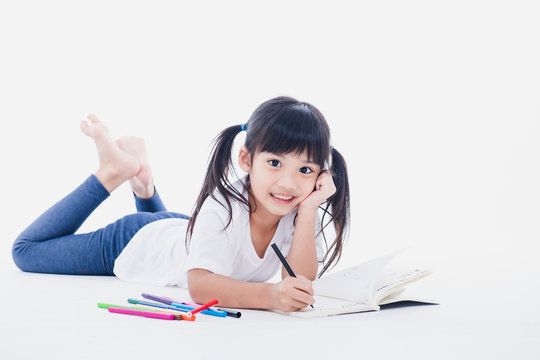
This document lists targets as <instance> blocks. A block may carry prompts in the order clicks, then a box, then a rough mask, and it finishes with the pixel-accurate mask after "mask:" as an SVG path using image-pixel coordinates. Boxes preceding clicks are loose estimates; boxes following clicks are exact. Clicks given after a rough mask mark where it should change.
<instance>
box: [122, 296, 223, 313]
mask: <svg viewBox="0 0 540 360" xmlns="http://www.w3.org/2000/svg"><path fill="white" fill-rule="evenodd" d="M142 297H143V298H145V299H149V300H154V301H158V302H160V303H162V304H167V305H169V306H172V307H175V308H177V309H185V310H187V311H188V312H189V311H190V310H195V309H196V308H197V307H196V306H188V305H184V304H181V303H179V302H176V301H174V300H173V299H170V298H165V297H162V296H156V295H152V294H146V293H143V294H142ZM128 301H129V300H128ZM192 314H193V312H192ZM201 314H206V315H213V316H218V317H226V316H227V313H225V312H224V311H216V310H211V309H208V310H204V311H201Z"/></svg>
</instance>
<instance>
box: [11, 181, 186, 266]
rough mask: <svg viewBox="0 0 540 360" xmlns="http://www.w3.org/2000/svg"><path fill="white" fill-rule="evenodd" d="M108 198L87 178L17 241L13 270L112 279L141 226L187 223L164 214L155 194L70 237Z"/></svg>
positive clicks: (97, 182) (14, 245) (136, 200)
mask: <svg viewBox="0 0 540 360" xmlns="http://www.w3.org/2000/svg"><path fill="white" fill-rule="evenodd" d="M109 195H110V194H109V192H108V191H107V190H106V189H105V188H104V187H103V185H102V184H101V183H100V182H99V180H98V179H97V178H96V177H95V176H94V175H90V176H89V177H88V178H87V179H86V180H85V181H84V182H83V183H82V184H81V185H80V186H79V187H78V188H76V189H75V190H74V191H72V192H71V193H70V194H68V195H67V196H66V197H65V198H63V199H62V200H60V201H59V202H58V203H56V204H55V205H54V206H53V207H51V208H50V209H48V210H47V211H45V212H44V213H43V214H42V215H41V216H40V217H38V218H37V219H36V220H35V221H34V222H33V223H32V224H31V225H30V226H29V227H28V228H26V229H25V230H24V231H23V232H22V233H21V234H20V235H19V236H18V237H17V239H16V240H15V243H14V244H13V249H12V255H13V260H14V262H15V264H16V265H17V267H19V269H21V270H22V271H29V272H39V273H53V274H75V275H113V267H114V261H115V260H116V258H117V257H118V255H120V253H121V252H122V250H123V249H124V247H125V246H126V245H127V244H128V243H129V241H130V240H131V238H132V237H133V235H135V233H136V232H137V231H138V230H139V229H140V228H142V227H143V226H144V225H146V224H149V223H151V222H153V221H157V220H161V219H167V218H181V219H188V216H186V215H183V214H179V213H174V212H169V211H167V210H166V209H165V206H164V205H163V202H162V201H161V199H160V197H159V195H158V193H157V191H156V192H155V194H154V196H153V197H152V198H151V199H139V198H137V197H135V204H136V207H137V213H135V214H131V215H127V216H125V217H123V218H121V219H119V220H117V221H115V222H114V223H112V224H110V225H108V226H106V227H104V228H102V229H99V230H97V231H94V232H90V233H86V234H75V232H76V231H77V229H78V228H79V227H80V226H81V225H82V223H83V222H84V221H85V220H86V218H88V216H89V215H90V214H91V213H92V211H94V210H95V209H96V208H97V207H98V206H99V204H101V203H102V202H103V200H105V199H106V198H108V197H109Z"/></svg>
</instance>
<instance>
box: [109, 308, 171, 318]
mask: <svg viewBox="0 0 540 360" xmlns="http://www.w3.org/2000/svg"><path fill="white" fill-rule="evenodd" d="M108 310H109V312H112V313H117V314H125V315H136V316H144V317H148V318H153V319H162V320H174V314H165V313H158V312H151V311H141V310H132V309H123V308H115V307H110V308H109V309H108Z"/></svg>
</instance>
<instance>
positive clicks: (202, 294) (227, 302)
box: [188, 269, 315, 312]
mask: <svg viewBox="0 0 540 360" xmlns="http://www.w3.org/2000/svg"><path fill="white" fill-rule="evenodd" d="M188 287H189V294H190V296H191V299H192V300H193V301H195V302H196V303H199V304H205V303H207V302H209V301H211V300H213V299H218V300H219V305H220V306H223V307H232V308H244V309H269V310H271V309H275V310H281V311H286V312H289V311H297V310H300V309H303V308H305V307H306V306H308V305H311V304H313V303H314V302H315V299H314V298H313V288H312V287H311V281H309V280H308V279H306V278H304V277H298V278H291V277H289V278H287V279H284V280H282V281H280V282H279V283H276V284H270V283H255V282H248V281H240V280H234V279H231V278H228V277H226V276H223V275H218V274H214V273H212V272H210V271H208V270H204V269H191V270H190V271H189V272H188Z"/></svg>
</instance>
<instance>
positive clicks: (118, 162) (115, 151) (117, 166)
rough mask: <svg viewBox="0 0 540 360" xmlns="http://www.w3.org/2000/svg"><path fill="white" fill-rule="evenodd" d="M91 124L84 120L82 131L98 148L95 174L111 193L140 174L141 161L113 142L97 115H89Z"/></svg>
mask: <svg viewBox="0 0 540 360" xmlns="http://www.w3.org/2000/svg"><path fill="white" fill-rule="evenodd" d="M88 119H89V120H90V122H88V121H86V120H83V121H82V122H81V130H82V132H83V133H85V134H86V135H88V136H90V137H91V138H92V139H93V140H94V142H95V144H96V148H97V152H98V158H99V168H98V170H97V171H96V173H95V174H94V175H95V176H96V177H97V178H98V180H99V181H100V182H101V184H102V185H103V186H104V187H105V189H107V191H108V192H109V193H110V192H112V191H113V190H114V189H116V188H117V187H118V186H120V185H121V184H123V183H124V182H125V181H126V180H128V179H131V178H132V177H134V176H135V175H137V174H138V173H139V170H140V168H141V165H140V163H139V160H138V159H137V158H136V157H135V156H133V155H130V154H128V153H126V152H125V151H123V150H122V149H120V148H119V147H118V145H117V144H116V143H115V142H114V141H112V139H111V136H110V135H109V130H108V129H107V127H106V126H105V125H104V124H103V123H102V122H101V121H99V120H98V118H97V117H96V116H95V115H88Z"/></svg>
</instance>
